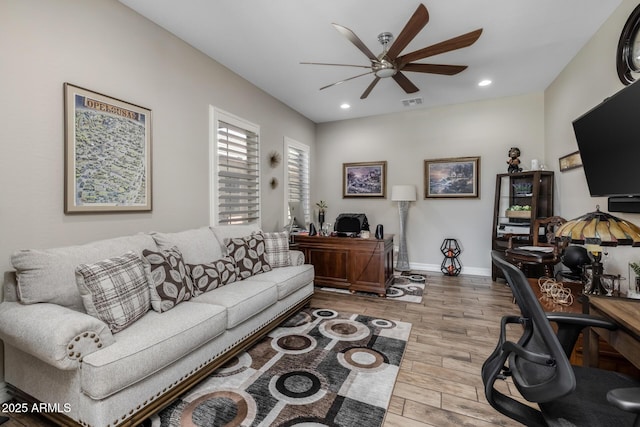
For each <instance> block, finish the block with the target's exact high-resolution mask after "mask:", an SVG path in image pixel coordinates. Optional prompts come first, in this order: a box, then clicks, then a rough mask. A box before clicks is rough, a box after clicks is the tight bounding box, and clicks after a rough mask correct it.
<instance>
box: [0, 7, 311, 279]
mask: <svg viewBox="0 0 640 427" xmlns="http://www.w3.org/2000/svg"><path fill="white" fill-rule="evenodd" d="M0 52H2V60H1V61H0V67H1V68H0V75H1V76H2V79H1V80H0V85H1V86H0V87H1V89H2V90H1V99H2V102H1V103H0V117H1V118H2V126H0V144H2V156H1V157H0V182H2V187H1V188H0V192H1V196H0V200H1V203H2V205H0V224H1V227H2V231H1V232H0V245H1V249H0V268H1V269H2V271H7V270H8V269H9V268H10V263H9V256H10V253H11V252H12V251H14V250H16V249H18V248H30V247H49V246H59V245H66V244H75V243H82V242H87V241H91V240H94V239H100V238H108V237H112V236H116V235H124V234H128V233H135V232H138V231H146V230H166V231H171V230H179V229H184V228H186V227H197V226H201V225H206V224H208V222H209V187H208V178H209V165H208V153H209V148H208V144H209V105H214V106H216V107H219V108H222V109H224V110H225V111H228V112H230V113H232V114H235V115H238V116H240V117H243V118H245V119H247V120H249V121H251V122H254V123H256V124H258V125H260V126H261V135H262V148H261V150H262V161H263V163H262V169H263V174H262V175H263V177H262V178H263V189H262V201H263V212H262V214H263V227H265V228H266V229H274V228H276V227H280V226H281V225H282V224H281V223H282V206H283V197H284V195H283V192H282V191H283V186H282V185H280V186H279V187H278V188H277V189H276V190H275V191H274V190H272V189H271V188H270V187H269V186H268V182H269V180H270V178H271V177H273V176H275V177H277V178H278V179H279V181H280V182H281V183H282V182H283V176H284V175H283V164H282V163H281V164H280V166H279V167H278V168H277V169H271V168H270V167H269V166H268V162H267V154H268V153H269V152H270V151H272V150H277V151H278V152H280V153H282V150H283V138H284V137H285V136H288V137H291V138H294V139H296V140H298V141H300V142H303V143H306V144H309V145H311V146H313V144H314V138H315V135H314V132H315V124H314V123H313V122H311V121H310V120H308V119H306V118H304V117H303V116H301V115H300V114H298V113H297V112H294V111H293V110H291V109H290V108H288V107H286V106H285V105H284V104H282V103H280V102H279V101H277V100H275V99H274V98H272V97H270V96H269V95H267V94H266V93H264V92H262V91H261V90H259V89H257V88H256V87H255V86H253V85H251V84H249V83H248V82H246V81H245V80H243V79H241V78H240V77H238V76H237V75H236V74H234V73H232V72H230V71H229V70H228V69H226V68H224V67H222V66H221V65H219V64H218V63H216V62H214V61H213V60H211V59H209V58H208V57H206V56H205V55H203V54H201V53H200V52H199V51H197V50H195V49H193V48H191V47H189V46H188V45H186V44H185V43H183V42H182V41H180V40H179V39H177V38H175V37H174V36H172V35H170V34H169V33H167V32H166V31H164V30H162V29H161V28H159V27H158V26H156V25H155V24H153V23H151V22H150V21H148V20H146V19H145V18H143V17H141V16H140V15H138V14H136V13H135V12H133V11H131V10H130V9H128V8H127V7H125V6H123V5H122V4H120V3H118V2H117V1H115V0H92V1H89V2H85V1H73V0H55V1H46V2H43V1H38V0H31V1H24V0H15V1H14V0H9V1H7V0H4V1H3V2H2V3H1V4H0ZM63 82H70V83H73V84H75V85H78V86H82V87H85V88H88V89H91V90H94V91H97V92H101V93H104V94H107V95H110V96H113V97H116V98H120V99H123V100H126V101H129V102H132V103H135V104H138V105H142V106H144V107H147V108H150V109H151V110H152V111H153V113H152V114H153V119H152V120H153V121H152V128H153V129H152V132H153V148H152V151H153V211H152V212H151V213H138V214H132V213H130V214H107V215H105V214H102V215H65V214H64V213H63V172H64V170H63V169H64V167H63V134H64V130H63V102H62V101H63V90H62V85H63Z"/></svg>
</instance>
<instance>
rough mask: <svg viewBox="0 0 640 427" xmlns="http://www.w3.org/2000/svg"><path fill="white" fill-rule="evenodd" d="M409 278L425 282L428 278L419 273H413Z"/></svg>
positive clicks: (413, 280)
mask: <svg viewBox="0 0 640 427" xmlns="http://www.w3.org/2000/svg"><path fill="white" fill-rule="evenodd" d="M409 280H411V281H412V282H420V283H422V282H425V281H426V280H427V279H426V277H424V276H421V275H419V274H412V275H411V276H409Z"/></svg>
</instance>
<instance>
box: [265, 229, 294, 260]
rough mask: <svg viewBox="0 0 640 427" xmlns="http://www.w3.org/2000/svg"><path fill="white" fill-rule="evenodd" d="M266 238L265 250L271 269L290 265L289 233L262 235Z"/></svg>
mask: <svg viewBox="0 0 640 427" xmlns="http://www.w3.org/2000/svg"><path fill="white" fill-rule="evenodd" d="M262 234H263V236H264V250H265V253H266V256H267V261H268V262H269V265H270V266H271V268H276V267H286V266H288V265H289V233H287V232H286V231H281V232H279V233H262Z"/></svg>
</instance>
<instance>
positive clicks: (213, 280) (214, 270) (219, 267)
mask: <svg viewBox="0 0 640 427" xmlns="http://www.w3.org/2000/svg"><path fill="white" fill-rule="evenodd" d="M187 269H188V270H189V272H190V274H191V279H192V280H193V286H194V288H195V290H196V291H197V292H198V294H202V293H205V292H209V291H211V290H213V289H215V288H219V287H220V286H224V285H226V284H227V283H232V282H235V281H236V280H238V274H237V267H236V263H235V261H234V260H233V258H231V257H230V256H226V257H224V258H220V259H219V260H216V261H214V262H210V263H207V264H187Z"/></svg>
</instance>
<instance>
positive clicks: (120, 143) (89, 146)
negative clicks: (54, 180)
mask: <svg viewBox="0 0 640 427" xmlns="http://www.w3.org/2000/svg"><path fill="white" fill-rule="evenodd" d="M64 105H65V109H64V112H65V168H64V169H65V187H64V189H65V191H64V192H65V195H64V199H65V203H64V211H65V213H82V212H93V213H95V212H127V211H151V110H149V109H147V108H143V107H140V106H137V105H134V104H130V103H128V102H125V101H121V100H119V99H115V98H111V97H108V96H106V95H102V94H99V93H96V92H92V91H89V90H87V89H83V88H81V87H78V86H74V85H72V84H69V83H65V84H64Z"/></svg>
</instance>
